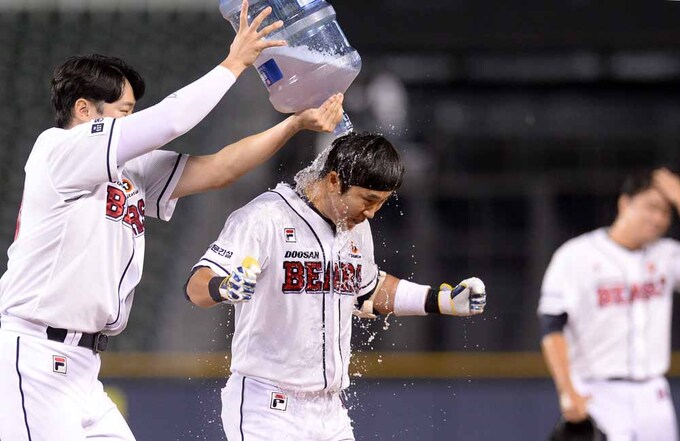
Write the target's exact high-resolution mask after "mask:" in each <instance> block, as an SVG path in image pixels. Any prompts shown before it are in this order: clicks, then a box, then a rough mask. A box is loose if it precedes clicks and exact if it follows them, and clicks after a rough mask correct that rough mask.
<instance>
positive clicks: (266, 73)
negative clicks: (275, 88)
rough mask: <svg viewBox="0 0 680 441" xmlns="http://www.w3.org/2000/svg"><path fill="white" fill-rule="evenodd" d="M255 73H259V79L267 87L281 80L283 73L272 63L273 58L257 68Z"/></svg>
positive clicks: (274, 62)
mask: <svg viewBox="0 0 680 441" xmlns="http://www.w3.org/2000/svg"><path fill="white" fill-rule="evenodd" d="M257 71H258V72H259V73H260V77H261V78H262V81H264V84H266V85H267V87H271V85H272V84H274V83H276V82H277V81H279V80H280V79H281V78H283V72H281V69H280V68H279V65H278V64H276V61H274V59H273V58H272V59H270V60H269V61H266V62H264V63H263V64H262V65H261V66H260V67H258V68H257Z"/></svg>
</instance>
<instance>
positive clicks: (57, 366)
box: [52, 355, 67, 375]
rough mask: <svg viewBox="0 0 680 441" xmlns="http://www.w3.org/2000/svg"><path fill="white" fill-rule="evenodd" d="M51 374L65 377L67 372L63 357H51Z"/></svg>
mask: <svg viewBox="0 0 680 441" xmlns="http://www.w3.org/2000/svg"><path fill="white" fill-rule="evenodd" d="M52 372H56V373H58V374H64V375H66V372H67V367H66V357H64V356H63V355H53V356H52Z"/></svg>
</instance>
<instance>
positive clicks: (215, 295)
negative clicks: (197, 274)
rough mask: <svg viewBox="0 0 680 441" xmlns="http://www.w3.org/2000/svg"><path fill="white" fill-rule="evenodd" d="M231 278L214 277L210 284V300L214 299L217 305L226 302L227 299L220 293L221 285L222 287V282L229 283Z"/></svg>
mask: <svg viewBox="0 0 680 441" xmlns="http://www.w3.org/2000/svg"><path fill="white" fill-rule="evenodd" d="M228 280H229V277H219V276H218V277H213V278H212V279H210V281H209V282H208V293H209V294H210V298H211V299H213V301H214V302H215V303H222V302H224V301H225V298H224V297H222V294H221V293H220V285H222V282H225V281H228Z"/></svg>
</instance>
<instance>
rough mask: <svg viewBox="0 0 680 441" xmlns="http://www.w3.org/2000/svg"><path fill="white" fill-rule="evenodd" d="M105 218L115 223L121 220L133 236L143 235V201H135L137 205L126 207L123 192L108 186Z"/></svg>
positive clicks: (125, 197)
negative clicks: (130, 229)
mask: <svg viewBox="0 0 680 441" xmlns="http://www.w3.org/2000/svg"><path fill="white" fill-rule="evenodd" d="M106 217H107V218H108V219H110V220H112V221H116V222H117V221H119V220H121V219H122V220H123V223H124V224H125V225H127V226H129V227H130V228H132V231H133V233H134V235H135V236H139V235H141V234H144V199H140V200H139V201H137V205H128V204H127V196H126V195H125V192H124V191H123V190H121V189H120V188H118V187H114V186H113V185H109V186H108V188H107V189H106Z"/></svg>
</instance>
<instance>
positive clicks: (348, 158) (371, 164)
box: [319, 133, 404, 193]
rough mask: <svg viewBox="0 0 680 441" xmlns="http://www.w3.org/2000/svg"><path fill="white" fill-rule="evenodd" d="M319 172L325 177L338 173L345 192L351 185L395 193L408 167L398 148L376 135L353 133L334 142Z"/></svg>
mask: <svg viewBox="0 0 680 441" xmlns="http://www.w3.org/2000/svg"><path fill="white" fill-rule="evenodd" d="M331 146H332V147H331V150H330V152H328V158H326V162H325V164H324V166H323V168H322V169H321V172H320V173H319V177H321V178H323V177H324V176H326V175H328V173H330V172H331V171H335V172H336V173H338V176H339V177H340V183H341V187H340V189H341V191H342V193H344V192H346V191H347V190H348V189H349V187H350V186H352V185H356V186H358V187H363V188H368V189H370V190H377V191H394V190H396V189H398V188H399V187H400V186H401V181H402V179H403V176H404V165H403V164H402V163H401V159H400V158H399V153H398V152H397V150H396V149H395V148H394V146H393V145H392V144H391V143H390V142H389V141H388V140H387V139H385V138H384V137H383V136H381V135H377V134H374V133H361V134H357V133H350V134H349V135H345V136H341V137H340V138H337V139H336V140H335V141H333V144H331Z"/></svg>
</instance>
